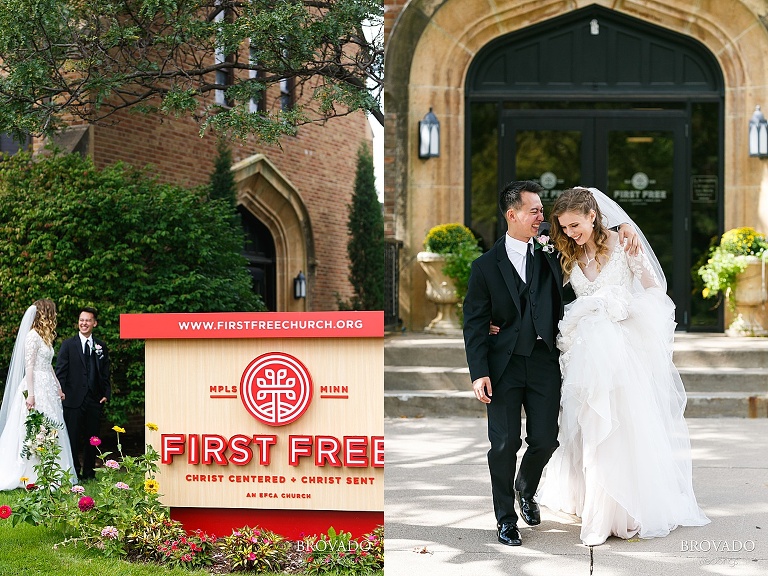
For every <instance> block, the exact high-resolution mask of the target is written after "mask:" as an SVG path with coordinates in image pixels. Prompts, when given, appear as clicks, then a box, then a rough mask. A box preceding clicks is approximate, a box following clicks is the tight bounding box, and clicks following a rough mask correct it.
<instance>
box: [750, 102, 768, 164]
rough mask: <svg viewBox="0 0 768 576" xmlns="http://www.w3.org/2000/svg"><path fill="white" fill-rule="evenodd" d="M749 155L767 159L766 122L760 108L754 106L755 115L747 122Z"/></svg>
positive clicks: (767, 126)
mask: <svg viewBox="0 0 768 576" xmlns="http://www.w3.org/2000/svg"><path fill="white" fill-rule="evenodd" d="M749 155H750V156H756V157H758V158H766V157H768V121H766V119H765V116H763V113H762V111H761V110H760V106H759V105H758V106H755V113H754V114H752V118H751V119H750V120H749Z"/></svg>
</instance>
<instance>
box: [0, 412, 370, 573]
mask: <svg viewBox="0 0 768 576" xmlns="http://www.w3.org/2000/svg"><path fill="white" fill-rule="evenodd" d="M147 427H148V428H150V429H151V430H157V426H155V425H154V424H151V423H148V424H147ZM113 430H114V431H115V432H116V435H117V443H116V446H117V452H116V453H112V452H102V451H101V448H100V447H101V445H102V441H101V439H100V438H98V437H95V436H94V437H93V438H91V440H90V443H91V445H92V446H94V447H95V448H96V449H97V451H98V452H99V460H100V461H101V464H102V466H101V468H100V469H99V471H98V473H97V478H96V479H95V480H92V481H89V482H85V483H83V484H82V485H81V484H75V485H73V484H71V482H70V481H69V478H70V475H69V473H68V471H65V470H62V469H61V467H60V466H59V464H58V463H57V460H58V456H59V454H60V451H61V448H60V446H59V444H58V442H55V441H52V442H51V441H45V442H41V443H40V446H37V447H36V448H35V451H34V452H35V456H36V457H39V463H37V464H35V466H34V468H35V472H36V473H37V480H36V482H35V483H32V484H27V481H28V480H29V479H28V478H20V479H19V481H20V486H22V487H23V488H22V490H20V491H19V497H18V500H17V501H15V502H13V503H12V506H10V505H3V506H0V520H8V521H10V522H11V523H12V524H13V526H16V525H18V524H19V523H22V522H26V523H29V524H33V525H43V526H46V527H50V528H55V529H59V530H62V531H63V533H64V534H65V535H66V538H65V539H64V540H63V541H61V542H59V543H58V544H57V545H56V546H55V547H54V548H56V549H59V548H60V547H65V546H78V545H83V546H87V547H89V548H92V549H95V550H98V551H100V553H102V554H103V555H105V556H111V557H120V558H123V559H126V560H129V561H135V562H152V563H157V564H159V565H163V566H167V567H176V566H178V567H182V568H189V569H200V568H204V569H207V570H209V571H211V572H212V573H216V574H224V573H229V572H235V571H248V572H269V573H281V572H282V573H296V574H301V573H303V574H312V575H315V574H318V575H319V574H324V573H343V574H374V573H376V574H380V573H381V570H383V566H384V541H383V535H384V530H383V526H380V527H378V528H377V529H376V530H374V531H373V532H371V533H370V534H366V535H365V536H363V537H362V538H360V539H357V540H355V539H352V538H351V534H350V533H345V532H338V533H337V532H336V531H335V530H334V529H333V528H330V529H329V530H328V533H327V534H321V535H312V536H308V537H305V538H303V539H302V540H300V541H297V542H292V541H289V540H287V539H285V538H284V537H282V536H280V535H279V534H275V533H274V532H271V531H269V530H266V529H264V528H261V527H258V526H256V527H249V526H245V527H242V528H239V529H237V530H234V531H233V532H232V534H230V535H228V536H223V537H217V536H215V535H212V534H206V533H205V532H202V531H200V530H197V531H194V532H187V531H186V530H184V528H183V526H182V525H181V523H180V522H178V521H176V520H173V519H171V518H170V516H169V514H168V509H167V508H166V507H165V506H163V505H162V504H161V503H160V501H159V497H160V493H159V492H160V489H161V487H160V485H159V483H158V481H157V479H156V478H155V475H156V473H157V461H158V459H159V455H158V453H157V452H156V451H155V450H154V449H153V448H152V446H151V445H149V444H148V445H147V446H146V449H145V451H144V454H141V455H139V456H126V455H124V454H123V452H122V446H121V443H120V434H121V433H124V432H125V430H124V429H123V428H121V427H119V426H115V427H114V428H113Z"/></svg>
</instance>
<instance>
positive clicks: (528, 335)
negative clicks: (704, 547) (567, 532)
mask: <svg viewBox="0 0 768 576" xmlns="http://www.w3.org/2000/svg"><path fill="white" fill-rule="evenodd" d="M542 190H543V188H542V187H541V186H539V185H538V184H536V183H535V182H532V181H518V182H511V183H510V184H508V185H507V186H506V187H505V188H504V190H503V191H502V193H501V195H500V197H499V208H500V209H501V212H502V214H504V219H505V220H506V223H507V233H506V234H505V235H504V236H503V237H502V238H501V239H499V240H498V241H497V242H496V244H495V245H494V246H493V248H491V249H490V250H489V251H488V252H486V253H485V254H483V255H482V256H480V257H479V258H478V259H477V260H475V261H474V262H473V263H472V271H471V275H470V278H469V286H468V289H467V295H466V298H465V300H464V344H465V349H466V353H467V363H468V364H469V373H470V377H471V378H472V388H473V389H474V393H475V397H476V398H477V399H478V400H480V401H481V402H483V403H485V404H486V407H487V411H488V439H489V440H490V442H491V448H490V450H489V451H488V468H489V469H490V473H491V491H492V493H493V508H494V512H495V514H496V523H497V524H496V528H497V535H498V539H499V542H501V543H502V544H506V545H508V546H520V545H521V544H522V540H521V539H520V532H519V530H518V528H517V514H516V512H515V500H517V502H518V506H519V507H520V514H521V515H522V517H523V520H525V522H526V523H527V524H528V525H531V526H535V525H537V524H539V523H540V522H541V520H540V514H539V506H538V504H537V503H536V502H535V501H534V499H533V496H534V494H535V493H536V489H537V488H538V486H539V481H540V480H541V474H542V471H543V470H544V466H545V465H546V464H547V461H548V460H549V458H550V456H552V453H553V452H554V451H555V449H556V448H557V446H558V442H557V430H558V429H557V417H558V412H559V408H560V365H559V354H558V351H557V348H555V335H556V334H557V323H558V322H559V321H560V319H561V318H562V316H563V303H564V301H563V273H562V270H561V268H560V263H559V261H558V259H557V256H556V253H554V252H552V251H549V250H551V248H550V247H548V246H545V247H544V248H545V249H541V248H542V246H541V244H540V243H539V242H538V241H536V240H534V236H536V234H537V233H538V230H539V225H540V224H541V223H542V222H543V221H544V207H543V206H542V203H541V199H540V198H539V192H541V191H542ZM491 324H493V325H495V326H498V327H500V328H501V330H500V331H499V333H498V334H496V335H489V327H490V325H491ZM521 407H522V408H525V414H526V442H527V444H528V448H527V450H526V451H525V454H524V456H523V459H522V462H521V463H520V470H518V472H517V477H516V478H515V468H516V464H517V460H516V458H517V452H518V450H519V449H520V447H521V446H522V440H521V438H520V431H521V420H522V418H521V414H520V410H521ZM513 479H514V484H513Z"/></svg>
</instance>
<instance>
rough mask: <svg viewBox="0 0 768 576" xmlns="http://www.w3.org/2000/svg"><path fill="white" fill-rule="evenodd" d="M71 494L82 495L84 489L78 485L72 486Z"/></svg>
mask: <svg viewBox="0 0 768 576" xmlns="http://www.w3.org/2000/svg"><path fill="white" fill-rule="evenodd" d="M72 492H74V493H75V494H82V493H83V492H85V488H83V487H82V486H80V485H79V484H75V485H74V486H72Z"/></svg>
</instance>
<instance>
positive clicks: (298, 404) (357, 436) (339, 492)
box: [120, 312, 384, 539]
mask: <svg viewBox="0 0 768 576" xmlns="http://www.w3.org/2000/svg"><path fill="white" fill-rule="evenodd" d="M120 336H121V338H126V339H129V338H137V339H144V340H146V349H145V354H146V406H145V414H146V420H147V422H151V423H154V424H156V425H157V426H158V430H157V431H151V430H148V431H147V433H146V439H147V443H148V444H151V445H152V446H153V447H154V448H155V449H156V450H157V451H158V452H159V453H160V458H161V461H160V465H159V466H160V472H159V474H158V481H159V483H160V493H161V494H162V495H163V497H162V498H161V501H162V502H163V504H165V505H167V506H169V507H170V508H171V516H172V517H173V518H175V519H178V520H180V521H181V522H182V523H183V524H184V525H185V528H187V529H196V528H200V529H203V530H206V531H208V532H213V533H217V534H224V533H229V532H230V531H231V530H232V529H234V528H239V527H242V526H246V525H248V526H257V525H258V526H262V527H264V528H267V529H269V530H273V531H275V532H278V533H280V534H283V535H284V536H286V537H289V538H294V539H299V538H301V537H302V536H303V535H310V534H315V533H322V532H326V531H327V529H328V528H329V527H330V526H333V527H334V528H335V529H336V530H337V531H339V530H343V531H345V532H352V533H353V536H359V535H362V534H364V533H366V532H370V531H371V530H373V529H374V528H375V527H376V526H378V525H379V524H383V523H384V512H383V510H384V408H383V393H384V371H383V365H384V347H383V337H384V318H383V313H382V312H307V313H301V312H299V313H206V314H124V315H122V316H121V317H120Z"/></svg>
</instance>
